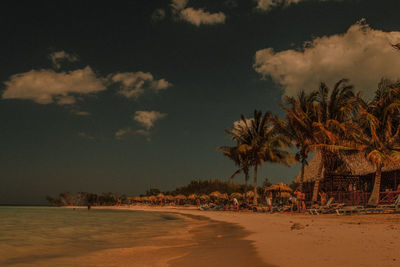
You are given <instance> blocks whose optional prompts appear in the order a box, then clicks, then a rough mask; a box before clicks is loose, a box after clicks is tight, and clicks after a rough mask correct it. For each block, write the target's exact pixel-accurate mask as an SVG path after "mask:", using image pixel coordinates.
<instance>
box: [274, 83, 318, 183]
mask: <svg viewBox="0 0 400 267" xmlns="http://www.w3.org/2000/svg"><path fill="white" fill-rule="evenodd" d="M316 96H317V93H316V92H311V93H309V94H307V93H306V92H304V91H303V90H301V91H300V92H299V93H298V95H297V98H296V97H290V96H285V97H284V101H285V104H287V105H281V107H282V109H284V110H285V111H286V116H285V120H280V119H277V121H276V126H275V127H276V128H277V129H278V130H279V131H280V132H281V133H282V134H283V135H285V136H287V137H288V138H289V139H290V140H291V141H292V142H293V144H294V145H295V146H296V147H297V149H298V152H297V153H296V155H295V159H296V160H297V161H298V162H300V163H301V172H300V185H299V186H300V189H301V190H302V188H303V182H304V167H305V165H306V164H307V158H308V154H309V153H310V152H311V151H312V145H313V143H314V127H313V122H314V121H315V106H314V102H315V100H316Z"/></svg>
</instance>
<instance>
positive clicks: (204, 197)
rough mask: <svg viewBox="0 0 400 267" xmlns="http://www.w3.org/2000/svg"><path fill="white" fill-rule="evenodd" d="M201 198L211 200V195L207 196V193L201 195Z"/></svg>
mask: <svg viewBox="0 0 400 267" xmlns="http://www.w3.org/2000/svg"><path fill="white" fill-rule="evenodd" d="M199 198H200V199H201V200H203V201H208V200H210V197H209V196H207V195H201V196H200V197H199Z"/></svg>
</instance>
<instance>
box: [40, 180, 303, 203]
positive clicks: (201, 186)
mask: <svg viewBox="0 0 400 267" xmlns="http://www.w3.org/2000/svg"><path fill="white" fill-rule="evenodd" d="M270 185H271V183H270V181H269V180H268V178H266V179H265V180H264V183H263V186H262V187H260V188H258V194H259V195H260V196H261V197H262V196H263V195H264V188H265V187H268V186H270ZM296 186H297V185H296V184H295V183H292V184H291V187H292V188H296ZM246 187H247V191H251V190H253V187H252V186H246V185H245V184H237V183H229V182H225V181H221V180H218V179H215V180H200V179H197V180H193V181H191V182H190V183H189V184H188V185H186V186H182V187H178V188H176V189H175V190H173V191H161V190H160V189H157V188H151V189H149V190H147V191H146V193H145V194H141V195H140V196H152V195H154V196H155V195H158V194H159V193H163V194H164V195H172V196H176V195H180V194H182V195H185V196H189V195H191V194H197V195H203V194H206V195H208V194H210V193H212V192H214V191H219V192H220V193H227V194H228V195H229V194H231V193H234V192H238V193H244V192H246ZM46 199H47V201H48V202H49V203H50V204H51V205H55V206H68V205H77V206H86V205H99V206H110V205H117V204H128V203H129V202H128V196H127V195H126V194H119V193H111V192H109V193H101V194H96V193H90V192H78V193H77V194H75V195H74V194H71V193H69V192H64V193H61V194H59V195H58V197H55V198H53V197H50V196H47V197H46Z"/></svg>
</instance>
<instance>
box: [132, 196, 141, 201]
mask: <svg viewBox="0 0 400 267" xmlns="http://www.w3.org/2000/svg"><path fill="white" fill-rule="evenodd" d="M133 200H134V201H141V198H140V197H133Z"/></svg>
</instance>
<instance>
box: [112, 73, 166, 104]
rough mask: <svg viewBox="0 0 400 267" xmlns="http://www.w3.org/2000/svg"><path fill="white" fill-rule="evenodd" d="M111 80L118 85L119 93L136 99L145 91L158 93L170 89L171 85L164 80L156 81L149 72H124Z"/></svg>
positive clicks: (115, 75)
mask: <svg viewBox="0 0 400 267" xmlns="http://www.w3.org/2000/svg"><path fill="white" fill-rule="evenodd" d="M111 80H112V81H113V82H114V83H118V84H120V91H119V93H120V94H122V95H124V96H126V97H128V98H129V97H132V98H137V97H139V96H140V95H142V94H144V93H145V92H146V91H147V90H151V91H155V92H159V91H161V90H165V89H167V88H168V87H170V86H171V85H172V84H171V83H169V82H168V81H166V80H164V79H160V80H156V79H154V77H153V75H152V74H151V73H149V72H142V71H139V72H124V73H117V74H114V75H112V77H111Z"/></svg>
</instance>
